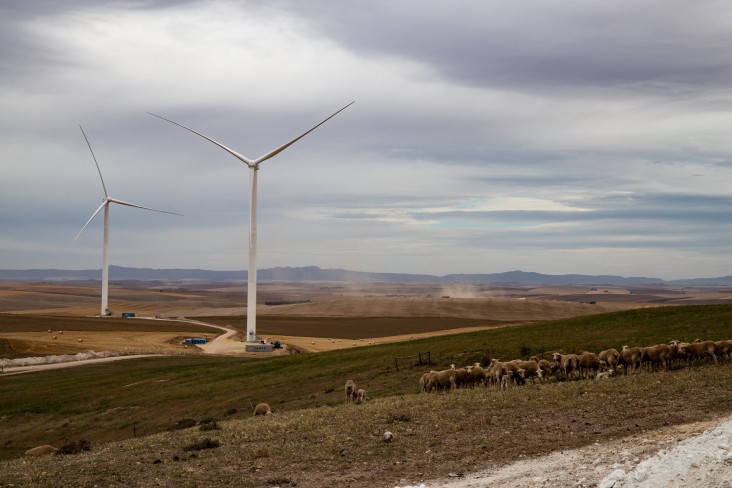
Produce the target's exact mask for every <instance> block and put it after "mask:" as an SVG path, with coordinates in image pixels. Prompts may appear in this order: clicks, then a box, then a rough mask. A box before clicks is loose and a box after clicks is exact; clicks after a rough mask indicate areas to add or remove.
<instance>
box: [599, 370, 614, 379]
mask: <svg viewBox="0 0 732 488" xmlns="http://www.w3.org/2000/svg"><path fill="white" fill-rule="evenodd" d="M613 376H615V370H614V369H613V368H609V369H608V370H607V371H603V372H602V373H597V374H596V375H595V379H596V380H609V379H610V378H612V377H613Z"/></svg>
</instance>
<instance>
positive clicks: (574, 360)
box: [552, 352, 579, 380]
mask: <svg viewBox="0 0 732 488" xmlns="http://www.w3.org/2000/svg"><path fill="white" fill-rule="evenodd" d="M552 359H554V361H556V362H557V363H559V369H561V371H562V374H563V375H564V379H566V380H568V379H569V375H571V374H572V373H573V372H574V371H576V370H577V369H578V368H579V356H577V355H576V354H560V353H558V352H555V353H554V354H552Z"/></svg>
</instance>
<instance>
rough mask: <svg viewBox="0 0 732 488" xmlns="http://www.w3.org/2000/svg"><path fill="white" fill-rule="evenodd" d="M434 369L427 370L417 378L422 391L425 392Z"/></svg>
mask: <svg viewBox="0 0 732 488" xmlns="http://www.w3.org/2000/svg"><path fill="white" fill-rule="evenodd" d="M434 372H435V370H432V371H427V372H426V373H424V374H423V375H422V376H421V377H420V378H419V390H420V391H422V392H427V391H428V390H427V385H428V384H429V382H430V375H431V374H432V373H434Z"/></svg>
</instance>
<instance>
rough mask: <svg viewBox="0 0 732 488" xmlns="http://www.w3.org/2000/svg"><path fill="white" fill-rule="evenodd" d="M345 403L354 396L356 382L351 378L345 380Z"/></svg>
mask: <svg viewBox="0 0 732 488" xmlns="http://www.w3.org/2000/svg"><path fill="white" fill-rule="evenodd" d="M345 390H346V403H351V402H352V401H354V400H355V396H356V383H354V382H353V380H346V387H345Z"/></svg>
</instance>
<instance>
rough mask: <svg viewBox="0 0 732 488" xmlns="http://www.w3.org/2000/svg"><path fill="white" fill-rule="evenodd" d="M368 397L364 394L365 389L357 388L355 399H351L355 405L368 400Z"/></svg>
mask: <svg viewBox="0 0 732 488" xmlns="http://www.w3.org/2000/svg"><path fill="white" fill-rule="evenodd" d="M368 399H369V397H368V395H366V390H364V389H363V388H359V389H358V390H356V399H355V400H354V401H353V402H354V403H355V404H356V405H361V404H362V403H363V402H365V401H366V400H368Z"/></svg>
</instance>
